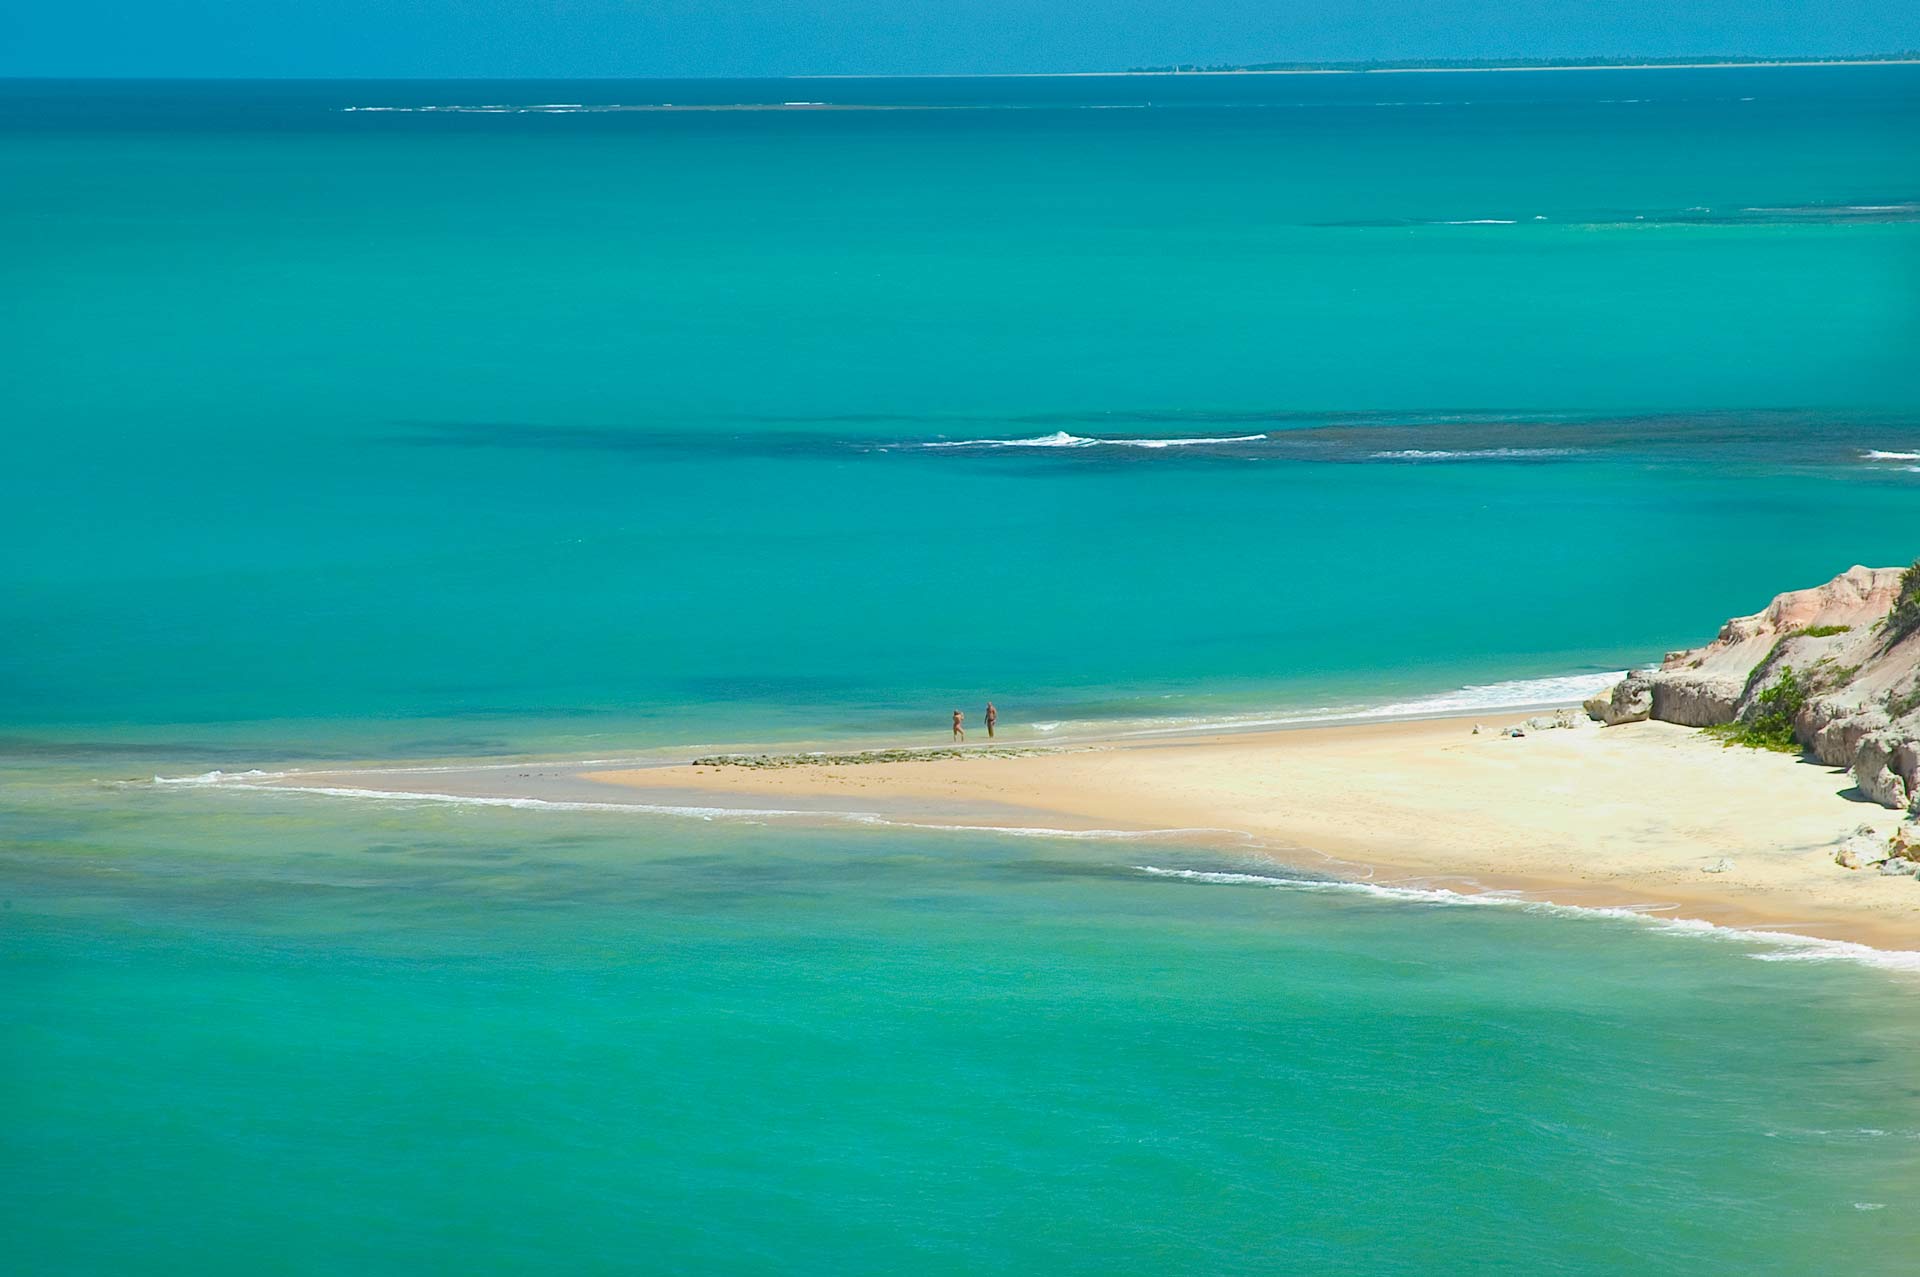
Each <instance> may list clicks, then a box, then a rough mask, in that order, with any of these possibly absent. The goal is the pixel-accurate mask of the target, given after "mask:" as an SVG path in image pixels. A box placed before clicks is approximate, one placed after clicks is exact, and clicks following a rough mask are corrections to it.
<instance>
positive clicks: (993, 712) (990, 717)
mask: <svg viewBox="0 0 1920 1277" xmlns="http://www.w3.org/2000/svg"><path fill="white" fill-rule="evenodd" d="M999 721H1000V711H999V710H997V709H995V708H994V707H993V702H992V701H988V702H987V739H988V740H992V739H993V725H994V724H995V723H997V722H999Z"/></svg>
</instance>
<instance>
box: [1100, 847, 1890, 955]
mask: <svg viewBox="0 0 1920 1277" xmlns="http://www.w3.org/2000/svg"><path fill="white" fill-rule="evenodd" d="M1134 868H1135V869H1137V870H1138V871H1140V872H1141V873H1143V874H1147V875H1150V876H1152V877H1156V878H1177V879H1181V880H1183V881H1188V882H1201V883H1210V884H1214V885H1219V886H1253V887H1276V888H1279V887H1284V888H1287V889H1289V890H1294V891H1325V892H1336V893H1342V894H1357V895H1364V896H1370V897H1373V898H1375V899H1381V900H1396V901H1401V902H1403V903H1411V904H1426V905H1438V906H1456V905H1458V906H1470V907H1480V908H1507V909H1520V910H1524V911H1525V912H1527V913H1538V914H1548V915H1551V916H1554V917H1565V918H1611V919H1615V920H1617V921H1629V922H1635V923H1638V924H1640V925H1642V926H1646V927H1652V928H1655V929H1657V930H1659V931H1662V932H1665V933H1669V934H1673V935H1686V936H1696V937H1700V938H1703V939H1715V940H1734V941H1745V942H1750V943H1752V944H1755V945H1758V946H1764V948H1763V949H1762V951H1761V952H1757V953H1749V954H1747V955H1745V956H1747V957H1749V958H1752V959H1754V960H1755V961H1758V962H1853V963H1858V964H1859V965H1861V966H1868V967H1877V968H1879V969H1881V970H1885V971H1903V972H1912V973H1915V974H1920V952H1915V951H1913V950H1910V949H1875V948H1873V947H1872V946H1870V945H1864V944H1855V943H1854V942H1853V941H1851V940H1824V939H1820V938H1819V937H1815V936H1801V935H1794V934H1793V933H1791V932H1787V931H1759V930H1754V931H1749V930H1745V929H1742V928H1738V927H1722V926H1718V925H1716V924H1714V923H1711V922H1704V921H1702V920H1700V919H1698V918H1662V917H1656V916H1654V915H1653V914H1652V913H1651V912H1650V911H1651V910H1655V909H1666V908H1671V907H1672V906H1669V905H1643V906H1638V907H1632V906H1624V905H1614V906H1593V905H1561V904H1553V903H1550V902H1548V901H1544V900H1527V899H1524V898H1522V897H1520V896H1516V895H1512V894H1510V893H1506V892H1492V891H1490V892H1477V893H1476V892H1463V891H1448V890H1447V889H1446V888H1444V887H1392V886H1386V885H1384V884H1381V883H1372V882H1348V881H1342V880H1339V879H1320V878H1291V877H1286V876H1283V875H1279V874H1255V873H1225V872H1219V871H1213V870H1205V869H1166V868H1162V867H1161V866H1159V865H1135V866H1134Z"/></svg>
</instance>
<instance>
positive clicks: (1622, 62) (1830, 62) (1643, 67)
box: [1126, 49, 1920, 75]
mask: <svg viewBox="0 0 1920 1277" xmlns="http://www.w3.org/2000/svg"><path fill="white" fill-rule="evenodd" d="M1913 62H1920V49H1905V50H1902V51H1900V52H1898V53H1849V54H1835V55H1832V56H1829V57H1818V56H1811V55H1810V56H1806V57H1779V58H1759V57H1747V56H1741V55H1737V54H1735V55H1719V54H1698V55H1691V56H1683V57H1669V58H1637V57H1617V58H1385V59H1379V60H1374V61H1361V62H1249V63H1245V64H1232V63H1216V64H1212V65H1207V66H1202V65H1199V64H1198V63H1180V64H1177V65H1172V66H1139V67H1128V68H1127V71H1126V74H1128V75H1232V74H1247V73H1249V72H1252V73H1269V74H1274V73H1282V74H1283V73H1313V72H1353V71H1647V70H1656V69H1670V70H1671V69H1680V68H1693V67H1780V66H1795V67H1800V66H1868V65H1873V64H1876V63H1913Z"/></svg>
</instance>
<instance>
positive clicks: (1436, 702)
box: [1054, 670, 1627, 737]
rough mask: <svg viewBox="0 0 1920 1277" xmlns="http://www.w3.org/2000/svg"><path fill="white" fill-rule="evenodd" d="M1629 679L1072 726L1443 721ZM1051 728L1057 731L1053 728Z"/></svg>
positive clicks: (1563, 697) (1165, 730)
mask: <svg viewBox="0 0 1920 1277" xmlns="http://www.w3.org/2000/svg"><path fill="white" fill-rule="evenodd" d="M1626 676H1627V671H1625V670H1612V671H1609V672H1607V673H1604V674H1559V675H1555V676H1553V677H1551V678H1521V679H1508V680H1506V681H1504V682H1499V683H1475V684H1470V685H1468V686H1466V687H1460V688H1456V689H1454V690H1453V691H1450V692H1435V693H1432V694H1431V695H1427V696H1417V697H1414V698H1412V699H1409V700H1404V701H1389V702H1387V703H1386V704H1383V705H1353V706H1321V707H1318V708H1314V709H1303V710H1294V711H1287V712H1278V713H1263V714H1217V715H1200V714H1195V715H1188V716H1181V717H1168V718H1156V719H1144V720H1136V722H1137V725H1136V726H1134V727H1132V728H1129V729H1126V730H1121V731H1113V730H1110V729H1106V728H1104V727H1103V726H1102V725H1101V724H1099V723H1097V722H1093V721H1085V722H1082V723H1079V724H1076V725H1075V726H1079V727H1082V728H1086V729H1091V730H1095V731H1098V732H1099V734H1100V735H1101V736H1103V737H1123V736H1124V737H1131V736H1181V735H1194V734H1201V733H1206V732H1233V731H1249V730H1252V729H1255V728H1261V727H1310V726H1314V725H1316V724H1326V723H1356V722H1366V721H1369V720H1379V719H1396V718H1398V719H1406V718H1446V717H1452V716H1455V715H1461V714H1471V713H1476V712H1484V713H1492V712H1495V711H1500V710H1519V709H1534V708H1539V707H1541V706H1553V705H1569V704H1574V703H1577V702H1579V701H1584V700H1586V699H1587V698H1588V697H1589V696H1594V695H1597V694H1599V693H1600V692H1604V691H1606V690H1607V689H1608V688H1610V687H1612V686H1613V685H1614V684H1615V683H1618V682H1619V681H1620V680H1621V679H1623V678H1625V677H1626ZM1054 726H1056V727H1057V726H1059V725H1058V724H1055V725H1054Z"/></svg>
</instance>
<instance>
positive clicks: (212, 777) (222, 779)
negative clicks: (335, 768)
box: [153, 767, 287, 785]
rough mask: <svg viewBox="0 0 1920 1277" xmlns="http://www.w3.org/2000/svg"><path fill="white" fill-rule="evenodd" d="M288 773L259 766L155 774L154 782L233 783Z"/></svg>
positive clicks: (268, 778) (189, 783) (187, 783)
mask: <svg viewBox="0 0 1920 1277" xmlns="http://www.w3.org/2000/svg"><path fill="white" fill-rule="evenodd" d="M286 774H287V773H285V772H263V771H261V770H260V769H259V768H257V767H255V768H253V769H251V770H249V771H244V772H223V771H220V770H218V769H215V770H213V771H210V772H201V773H200V774H199V775H198V776H155V777H154V778H153V783H154V784H156V785H232V784H236V783H238V782H241V781H249V780H271V779H273V778H274V777H276V776H284V775H286Z"/></svg>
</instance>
